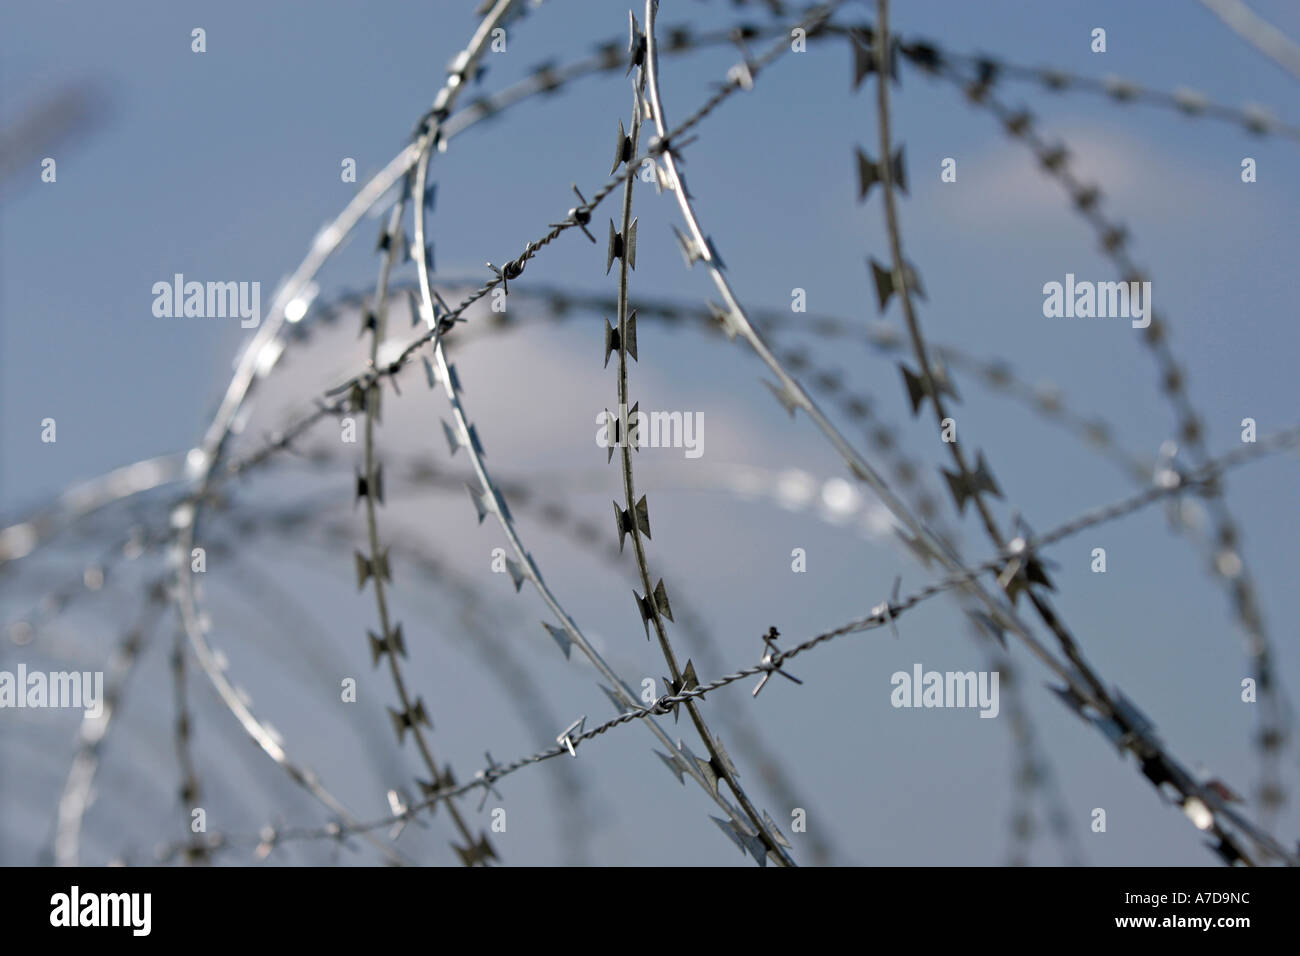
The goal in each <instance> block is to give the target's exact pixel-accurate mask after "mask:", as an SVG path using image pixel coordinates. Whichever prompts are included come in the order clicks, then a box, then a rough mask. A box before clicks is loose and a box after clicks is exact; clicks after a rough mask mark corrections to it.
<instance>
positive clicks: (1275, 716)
mask: <svg viewBox="0 0 1300 956" xmlns="http://www.w3.org/2000/svg"><path fill="white" fill-rule="evenodd" d="M939 75H940V76H942V77H944V78H946V79H948V80H950V81H952V82H954V83H956V84H957V85H958V86H960V87H962V88H963V89H964V90H965V92H966V97H967V100H968V101H969V102H970V103H972V104H974V105H976V106H982V107H984V108H986V109H987V110H988V111H989V112H990V113H992V115H994V116H995V117H996V118H997V119H998V120H999V121H1000V122H1001V123H1002V125H1003V127H1004V129H1005V130H1006V132H1007V133H1008V135H1009V136H1010V137H1011V138H1012V139H1013V140H1016V141H1018V142H1021V143H1023V144H1024V145H1025V146H1026V147H1027V148H1029V149H1030V150H1031V151H1032V152H1033V153H1034V154H1035V156H1036V157H1037V158H1038V160H1039V163H1040V165H1041V167H1042V168H1043V170H1044V171H1045V172H1046V173H1047V174H1048V175H1049V176H1050V177H1051V178H1053V179H1055V180H1057V181H1058V182H1059V183H1060V184H1061V185H1062V186H1063V187H1064V188H1065V190H1066V191H1067V193H1068V194H1069V195H1070V197H1071V199H1072V203H1073V208H1074V209H1075V210H1076V211H1077V212H1078V213H1079V214H1080V215H1081V216H1082V217H1083V218H1084V219H1085V220H1086V221H1087V222H1088V224H1089V225H1090V226H1092V227H1093V229H1094V231H1095V232H1096V233H1097V235H1098V237H1099V239H1100V242H1101V249H1102V252H1103V254H1104V255H1105V256H1106V257H1107V258H1108V259H1110V260H1111V261H1112V262H1113V263H1114V264H1115V266H1116V267H1117V268H1118V269H1119V270H1120V274H1121V276H1122V277H1123V280H1124V281H1126V282H1130V281H1142V280H1143V279H1144V278H1148V279H1149V277H1146V276H1145V273H1144V272H1143V271H1142V270H1141V269H1139V268H1138V267H1137V266H1136V265H1135V264H1134V262H1133V260H1132V259H1131V258H1130V257H1129V255H1128V252H1127V251H1126V247H1127V244H1128V233H1127V231H1126V230H1125V229H1124V228H1123V227H1122V226H1120V225H1119V224H1118V223H1117V222H1115V221H1114V220H1111V219H1109V218H1108V217H1107V216H1106V215H1105V214H1104V213H1103V212H1102V211H1101V210H1100V208H1099V205H1100V203H1101V199H1102V195H1101V191H1100V189H1099V188H1098V187H1096V186H1093V185H1087V184H1084V183H1083V182H1081V181H1080V180H1078V179H1077V178H1076V177H1075V176H1074V174H1073V173H1072V171H1071V169H1070V167H1069V154H1068V151H1067V150H1066V149H1065V147H1064V146H1059V145H1049V144H1048V143H1047V142H1046V141H1045V140H1044V139H1043V138H1042V137H1041V136H1039V134H1038V132H1037V130H1036V129H1035V124H1034V120H1033V117H1032V116H1031V115H1030V114H1029V113H1028V112H1027V111H1025V110H1014V109H1011V108H1010V107H1007V106H1006V105H1005V104H1003V103H1002V102H1001V100H999V99H998V98H997V96H996V95H995V94H994V93H993V90H992V86H993V84H994V82H995V80H996V77H992V78H986V77H978V78H975V79H971V78H969V77H965V76H963V75H961V74H959V73H955V72H953V71H952V70H951V69H949V68H946V67H941V68H940V69H939ZM1166 326H1167V320H1166V319H1165V317H1164V316H1162V315H1159V314H1156V313H1154V311H1153V313H1152V315H1151V316H1150V320H1149V324H1148V325H1147V327H1146V328H1145V329H1144V330H1143V336H1142V344H1143V345H1144V346H1145V347H1146V348H1147V350H1148V351H1149V352H1150V353H1151V354H1152V356H1153V358H1154V359H1155V361H1156V366H1157V371H1158V373H1159V375H1160V388H1161V391H1162V393H1163V394H1164V395H1165V396H1166V398H1167V400H1168V401H1169V403H1170V405H1171V406H1172V408H1173V410H1174V413H1175V416H1176V420H1177V426H1178V432H1177V434H1178V439H1179V441H1181V442H1182V444H1183V446H1184V447H1185V448H1186V450H1187V452H1188V454H1189V457H1190V458H1191V459H1192V460H1193V462H1195V463H1203V462H1204V461H1206V460H1207V453H1206V450H1205V445H1204V427H1203V425H1202V424H1201V421H1200V417H1199V416H1198V414H1197V413H1196V410H1195V409H1194V408H1193V407H1192V404H1191V400H1190V397H1189V395H1188V392H1187V385H1186V380H1187V377H1186V373H1185V372H1184V371H1183V370H1182V368H1181V367H1180V365H1179V364H1178V361H1177V359H1176V358H1175V357H1174V355H1173V352H1172V351H1171V349H1170V346H1169V341H1168V331H1167V328H1166ZM1175 447H1176V446H1175ZM1171 453H1172V451H1171ZM1206 506H1207V508H1208V510H1209V513H1210V515H1211V518H1212V520H1213V522H1214V537H1215V547H1216V548H1217V550H1216V553H1215V556H1214V561H1213V563H1212V565H1211V571H1212V573H1214V574H1215V575H1216V576H1218V577H1220V578H1221V579H1222V580H1223V582H1224V584H1225V586H1226V587H1227V588H1228V589H1229V591H1230V594H1231V597H1232V601H1233V611H1234V614H1235V616H1236V618H1237V621H1238V623H1239V624H1240V626H1241V628H1242V630H1243V631H1244V633H1245V636H1246V654H1247V659H1248V661H1249V662H1250V664H1251V671H1252V676H1253V677H1254V679H1255V680H1256V683H1257V685H1258V687H1259V704H1260V707H1259V727H1260V729H1259V732H1258V735H1257V739H1256V742H1257V746H1258V749H1259V754H1260V762H1261V778H1260V782H1259V784H1258V795H1259V799H1260V802H1261V804H1263V805H1264V807H1265V808H1266V812H1267V813H1268V814H1269V815H1272V814H1273V813H1275V812H1276V809H1277V808H1278V807H1280V806H1281V804H1282V803H1283V802H1284V800H1285V794H1284V792H1283V790H1282V786H1281V782H1280V776H1279V771H1278V766H1277V765H1278V763H1279V760H1280V756H1281V753H1282V751H1283V749H1284V748H1285V745H1286V742H1287V739H1288V737H1289V732H1288V725H1289V723H1290V717H1289V713H1290V706H1289V704H1288V701H1287V696H1286V693H1285V689H1284V688H1283V687H1282V686H1281V684H1280V681H1279V680H1278V678H1277V676H1276V670H1275V666H1274V664H1273V651H1272V646H1271V641H1270V639H1269V637H1268V633H1267V629H1266V626H1265V624H1264V620H1263V614H1262V611H1261V610H1260V607H1259V602H1258V597H1257V593H1256V589H1255V586H1254V582H1253V578H1252V576H1251V574H1250V571H1249V568H1248V567H1247V565H1246V562H1245V558H1244V556H1243V555H1242V553H1241V550H1240V537H1241V536H1240V532H1239V531H1238V529H1237V526H1236V523H1235V521H1234V520H1233V517H1232V515H1231V513H1230V512H1229V511H1228V508H1227V505H1226V502H1225V500H1224V498H1223V496H1222V490H1221V489H1219V493H1217V494H1215V495H1213V496H1211V497H1209V498H1207V499H1206Z"/></svg>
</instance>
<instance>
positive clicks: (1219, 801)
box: [163, 425, 1300, 865]
mask: <svg viewBox="0 0 1300 956" xmlns="http://www.w3.org/2000/svg"><path fill="white" fill-rule="evenodd" d="M1296 447H1300V425H1296V426H1293V427H1291V428H1289V429H1286V430H1284V431H1280V432H1277V433H1274V434H1272V435H1269V436H1266V437H1264V438H1261V439H1260V440H1259V441H1258V442H1257V443H1255V444H1253V445H1247V446H1243V447H1242V448H1240V449H1236V450H1234V451H1232V452H1229V453H1227V454H1224V455H1222V456H1220V457H1218V458H1215V459H1211V460H1210V462H1209V463H1208V464H1207V465H1206V466H1204V467H1202V468H1200V469H1198V470H1196V471H1193V472H1188V473H1182V474H1179V473H1174V472H1171V473H1169V475H1168V477H1166V479H1165V480H1163V481H1162V482H1161V483H1160V484H1158V485H1156V486H1154V487H1152V488H1150V489H1147V490H1145V491H1143V492H1140V493H1138V494H1135V495H1132V496H1130V497H1128V498H1125V499H1122V500H1120V501H1117V502H1114V503H1112V504H1108V505H1104V506H1101V507H1098V508H1094V509H1091V510H1089V511H1087V512H1084V513H1083V514H1080V515H1079V516H1077V517H1075V518H1073V519H1071V520H1070V521H1067V522H1065V523H1064V524H1061V525H1058V526H1057V527H1055V528H1053V529H1052V530H1050V531H1048V532H1046V533H1044V534H1042V535H1038V536H1034V537H1033V538H1030V539H1028V540H1026V539H1023V538H1021V539H1017V540H1016V541H1013V542H1011V544H1010V545H1009V546H1008V547H1007V548H1006V549H1005V550H1004V551H1002V552H1001V553H999V554H997V555H996V556H994V557H992V558H990V559H988V560H985V561H982V562H980V563H979V564H977V565H973V566H971V567H969V568H966V569H963V570H962V571H960V572H959V573H958V574H955V575H951V576H948V577H945V578H943V579H941V580H939V581H936V582H933V583H931V584H928V585H926V586H925V587H923V588H920V589H918V590H917V591H914V592H912V593H910V594H908V595H907V596H905V597H897V596H895V597H891V598H889V599H888V600H886V601H883V602H881V603H880V604H879V605H877V606H876V607H875V608H874V609H872V611H871V613H870V614H868V615H866V616H863V617H860V618H856V619H854V620H852V621H849V622H847V623H845V624H842V625H839V626H838V627H835V628H832V629H830V630H826V631H822V632H821V633H819V634H816V635H815V636H813V637H810V638H808V639H806V640H804V641H802V642H800V643H798V644H795V645H792V646H791V647H789V648H787V649H785V650H776V649H774V648H773V646H772V645H771V644H768V645H767V646H768V651H767V653H765V654H764V655H763V659H762V660H761V661H760V662H759V663H758V664H755V665H751V666H748V667H742V668H739V669H737V670H735V671H733V672H731V673H728V674H725V675H723V676H721V677H718V678H715V679H713V680H711V681H707V682H701V683H699V684H698V685H697V686H695V687H693V688H691V689H689V690H681V691H679V692H676V693H673V694H668V695H664V696H662V697H660V698H659V699H657V700H656V701H655V702H654V703H653V704H651V705H650V706H648V707H641V706H637V705H636V704H632V705H631V706H630V707H629V706H628V705H626V704H624V703H623V702H621V701H619V702H617V704H616V706H618V707H620V708H623V709H622V710H621V711H620V713H619V714H618V715H617V716H616V717H613V718H611V719H609V720H607V721H605V722H603V723H601V724H598V725H597V726H595V727H593V728H591V729H590V730H586V729H582V730H579V729H576V728H571V729H570V731H568V732H566V734H565V735H564V737H563V742H561V743H558V744H557V745H556V746H554V747H549V748H546V749H544V750H540V751H537V752H536V753H533V754H529V755H525V756H522V757H519V758H516V759H515V760H512V761H509V762H507V763H504V764H501V763H496V762H492V763H490V764H489V765H488V766H487V767H485V768H484V769H482V770H480V771H479V772H478V773H476V774H475V777H474V779H473V780H471V781H467V782H466V783H463V784H457V785H455V786H452V787H448V788H446V789H443V790H441V791H438V792H428V793H426V794H425V795H424V796H425V799H424V800H422V801H418V802H415V803H412V804H411V805H410V806H408V807H406V808H405V809H404V810H403V811H402V812H401V813H396V814H392V815H390V816H387V817H384V818H382V819H379V820H375V821H371V822H368V823H364V824H360V825H358V826H351V825H342V824H339V823H336V822H331V823H329V824H327V825H325V826H323V827H319V828H297V829H292V830H285V831H284V837H283V839H285V840H289V839H292V840H298V839H325V838H331V839H342V838H345V837H346V836H349V835H354V834H363V833H367V832H370V831H373V830H376V829H380V828H383V827H390V826H393V825H394V824H396V823H400V822H403V821H405V820H408V819H410V818H411V817H412V816H413V815H415V814H418V813H420V812H422V811H423V810H425V809H429V808H431V807H433V806H434V805H435V804H437V803H438V802H439V801H441V800H449V799H452V798H454V797H459V796H463V795H465V794H467V793H469V792H471V791H473V790H475V789H479V788H487V787H490V786H492V785H493V784H495V783H496V782H498V781H500V780H501V779H503V778H504V777H507V776H509V775H510V774H513V773H515V772H517V771H519V770H521V769H523V768H524V767H527V766H532V765H534V764H538V763H542V762H544V761H547V760H551V759H554V758H556V757H562V756H565V755H570V756H572V755H574V754H575V753H576V751H577V748H578V747H579V746H580V745H581V744H582V743H585V742H586V741H588V740H592V739H595V738H596V737H600V736H603V735H604V734H606V733H608V732H609V731H611V730H613V729H615V728H617V727H621V726H623V725H625V724H630V723H633V722H638V721H647V722H648V723H650V725H651V726H654V724H653V721H651V720H650V718H652V717H656V716H661V715H663V714H665V713H670V712H671V709H672V707H673V706H675V705H677V704H684V703H686V702H688V701H691V700H697V699H701V698H703V697H705V696H706V695H707V694H709V693H712V692H713V691H715V690H719V689H721V688H723V687H726V686H728V685H730V684H734V683H736V682H738V681H742V680H746V679H748V678H751V677H763V678H769V677H771V675H772V674H774V673H777V672H781V669H782V667H783V666H784V665H785V663H786V662H787V661H790V660H792V659H793V658H795V657H797V656H799V655H801V654H804V653H806V652H808V651H810V650H812V649H813V648H815V647H818V646H820V645H822V644H825V643H828V642H830V641H833V640H835V639H837V638H840V637H843V636H845V635H848V634H854V633H861V632H863V631H869V630H876V629H879V628H882V627H891V629H892V627H893V626H894V625H895V624H896V622H897V620H898V618H899V617H900V616H902V615H903V614H906V613H908V612H909V611H911V610H913V609H914V608H916V607H917V606H919V605H921V604H923V603H925V602H926V601H928V600H930V599H931V598H933V597H936V596H937V595H939V594H943V593H945V592H947V591H949V590H952V589H955V588H957V587H960V586H961V585H962V583H963V582H964V581H965V580H967V579H970V578H974V577H976V576H978V575H981V574H989V573H993V574H1000V573H1001V572H1002V571H1003V569H1004V568H1005V566H1006V564H1007V562H1008V561H1016V560H1027V559H1029V558H1032V557H1033V556H1034V555H1036V554H1037V553H1038V552H1039V551H1041V550H1042V549H1044V548H1047V547H1050V546H1051V545H1053V544H1056V543H1059V542H1060V541H1063V540H1065V539H1066V538H1069V537H1072V536H1074V535H1076V534H1079V533H1080V532H1082V531H1084V530H1087V529H1088V528H1093V527H1096V526H1098V525H1102V524H1105V523H1108V522H1110V521H1114V520H1117V519H1119V518H1122V517H1125V516H1127V515H1130V514H1133V513H1134V512H1136V511H1139V510H1141V509H1143V508H1146V507H1149V506H1150V505H1152V504H1154V503H1156V502H1159V501H1161V500H1163V499H1165V498H1169V497H1173V496H1177V495H1182V494H1186V493H1188V492H1197V493H1201V494H1204V493H1206V492H1207V491H1209V490H1210V489H1212V487H1213V485H1214V483H1215V482H1216V481H1218V480H1219V478H1220V477H1221V476H1222V474H1223V473H1224V472H1226V471H1228V470H1230V469H1232V468H1236V467H1239V466H1241V465H1244V464H1246V463H1248V462H1250V461H1253V460H1255V459H1257V458H1261V457H1263V456H1265V455H1269V454H1274V453H1277V452H1280V451H1283V450H1285V449H1288V448H1296ZM761 686H762V684H761V683H760V685H759V687H761ZM757 690H758V688H755V691H757ZM1056 693H1057V694H1058V695H1061V696H1068V695H1069V694H1070V690H1069V688H1062V689H1057V690H1056ZM1120 698H1121V699H1123V698H1122V695H1120ZM611 703H615V701H614V700H611ZM1084 703H1085V702H1082V701H1079V702H1077V709H1078V712H1079V713H1080V714H1081V715H1083V713H1084ZM1086 703H1087V704H1088V705H1094V706H1095V703H1096V702H1094V701H1087V702H1086ZM1124 710H1125V712H1126V713H1125V714H1124V715H1121V716H1120V720H1123V721H1125V722H1131V721H1133V719H1134V718H1135V717H1140V718H1141V720H1140V721H1139V722H1138V723H1139V724H1140V726H1136V727H1132V728H1130V729H1127V730H1123V732H1121V733H1120V734H1118V735H1113V734H1112V731H1111V730H1109V729H1108V725H1111V724H1118V723H1119V722H1120V721H1119V720H1116V719H1115V717H1111V716H1107V715H1106V714H1105V712H1104V711H1100V710H1098V712H1097V714H1096V716H1094V717H1091V718H1087V719H1089V720H1090V722H1092V723H1093V724H1094V725H1095V726H1097V728H1098V729H1099V730H1101V731H1102V732H1103V733H1106V734H1107V735H1108V736H1112V739H1113V741H1114V742H1115V743H1116V744H1117V746H1118V747H1119V749H1120V751H1121V753H1122V752H1123V750H1124V749H1125V748H1126V747H1129V746H1130V744H1129V743H1126V742H1125V741H1126V739H1127V738H1130V737H1131V738H1135V739H1140V740H1141V742H1142V743H1143V744H1144V745H1145V746H1147V747H1148V748H1150V749H1151V752H1150V753H1148V754H1147V755H1146V757H1145V758H1144V759H1143V772H1144V774H1145V773H1147V772H1148V771H1150V770H1151V764H1152V762H1156V763H1161V762H1163V763H1171V762H1172V761H1171V760H1170V758H1168V757H1167V756H1166V755H1165V754H1164V752H1163V747H1162V746H1160V745H1159V744H1158V742H1157V741H1156V740H1155V739H1154V738H1153V737H1152V735H1151V732H1152V730H1153V729H1154V725H1152V724H1151V723H1150V721H1149V720H1148V719H1147V718H1145V716H1144V715H1141V712H1140V711H1137V709H1136V708H1135V707H1134V706H1133V705H1132V704H1131V703H1127V702H1126V704H1125V705H1124ZM1120 729H1121V730H1122V728H1120ZM681 749H682V752H683V753H685V754H686V755H687V756H692V757H693V755H691V754H690V751H689V749H688V748H684V747H683V748H681ZM694 759H695V760H696V761H697V762H699V761H700V758H694ZM664 760H665V762H666V763H668V764H669V766H670V768H671V769H673V771H674V773H678V774H679V775H680V774H688V773H689V772H690V766H689V764H687V763H686V762H685V761H682V760H681V759H680V757H679V755H678V754H673V755H672V756H670V757H665V758H664ZM1183 773H1187V772H1186V771H1183ZM1165 782H1168V783H1170V784H1171V785H1173V786H1174V787H1175V788H1176V789H1177V790H1178V791H1179V792H1180V794H1181V803H1180V806H1181V808H1182V809H1183V811H1184V813H1185V814H1186V815H1187V816H1188V817H1189V818H1191V819H1193V821H1194V822H1196V826H1197V828H1198V829H1201V830H1205V831H1212V832H1213V833H1214V835H1215V836H1217V837H1218V838H1219V840H1220V844H1219V846H1218V847H1217V848H1216V849H1218V850H1219V852H1221V853H1225V854H1226V853H1227V852H1228V851H1230V850H1232V849H1234V848H1235V847H1236V843H1235V841H1234V840H1233V839H1232V838H1231V836H1230V835H1229V834H1227V833H1226V832H1222V830H1221V822H1220V818H1222V822H1226V823H1229V824H1231V825H1232V826H1234V827H1236V828H1238V829H1240V830H1241V831H1242V832H1244V833H1246V834H1247V835H1248V836H1249V837H1250V839H1251V840H1252V841H1253V842H1254V843H1256V845H1258V846H1259V847H1260V848H1261V849H1262V850H1264V851H1265V852H1267V853H1268V854H1270V855H1273V856H1275V857H1277V858H1279V859H1281V860H1283V861H1284V862H1287V863H1289V864H1291V865H1297V864H1300V848H1298V849H1297V851H1295V852H1293V851H1290V850H1288V849H1287V848H1285V847H1283V846H1282V845H1281V844H1280V843H1278V842H1277V841H1276V840H1275V839H1274V838H1272V837H1271V836H1269V835H1268V834H1266V833H1263V832H1262V831H1260V830H1259V829H1258V828H1257V827H1255V826H1254V825H1253V824H1251V823H1250V822H1249V821H1248V820H1246V819H1245V818H1244V817H1242V816H1241V815H1240V814H1238V813H1236V812H1235V811H1233V810H1232V809H1230V808H1228V807H1227V806H1225V804H1224V798H1223V797H1222V796H1221V795H1220V793H1219V791H1218V789H1217V788H1215V787H1212V786H1210V785H1209V784H1201V783H1199V782H1196V780H1195V778H1194V777H1192V776H1191V775H1190V774H1187V779H1186V780H1182V781H1178V782H1175V781H1173V780H1167V781H1165ZM1184 787H1186V788H1187V789H1186V790H1184ZM1193 801H1196V802H1195V803H1193ZM1207 816H1208V820H1207V819H1206V818H1207ZM262 834H263V835H262V836H261V837H260V839H261V840H262V842H269V843H270V844H271V845H275V844H277V843H278V842H281V837H280V833H279V831H275V830H274V829H270V828H268V829H267V830H263V831H262ZM267 834H270V835H269V836H267ZM249 839H250V838H248V837H224V836H222V835H220V834H213V835H211V836H210V837H209V850H214V849H219V848H221V847H222V846H225V845H234V844H237V843H240V842H247V841H248V840H249ZM166 852H168V851H163V853H164V858H165V856H166ZM1236 858H1237V859H1248V858H1247V857H1245V855H1244V854H1242V855H1240V856H1238V857H1236Z"/></svg>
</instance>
